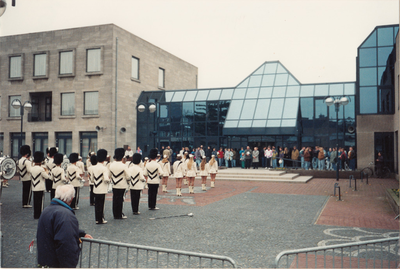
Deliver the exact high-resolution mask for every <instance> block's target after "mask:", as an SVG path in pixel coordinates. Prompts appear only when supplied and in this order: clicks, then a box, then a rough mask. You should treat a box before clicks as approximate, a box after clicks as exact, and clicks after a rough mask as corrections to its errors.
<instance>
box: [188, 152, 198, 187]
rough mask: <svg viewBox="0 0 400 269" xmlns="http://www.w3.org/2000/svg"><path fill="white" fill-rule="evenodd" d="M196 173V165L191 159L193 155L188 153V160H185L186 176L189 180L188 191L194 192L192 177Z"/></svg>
mask: <svg viewBox="0 0 400 269" xmlns="http://www.w3.org/2000/svg"><path fill="white" fill-rule="evenodd" d="M196 173H197V165H196V162H195V161H194V159H193V155H192V154H190V155H189V161H188V162H187V170H186V177H187V178H188V180H189V193H194V178H195V177H196Z"/></svg>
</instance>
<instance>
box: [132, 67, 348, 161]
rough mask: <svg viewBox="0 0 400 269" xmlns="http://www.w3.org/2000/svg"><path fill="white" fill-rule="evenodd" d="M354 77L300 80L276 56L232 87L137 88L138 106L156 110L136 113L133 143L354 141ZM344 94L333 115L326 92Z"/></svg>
mask: <svg viewBox="0 0 400 269" xmlns="http://www.w3.org/2000/svg"><path fill="white" fill-rule="evenodd" d="M355 86H356V85H355V82H343V83H323V84H301V83H300V82H299V81H298V80H297V79H296V78H295V77H294V76H293V75H292V74H291V73H290V72H289V71H288V70H287V69H286V68H285V67H284V66H283V65H282V64H281V63H280V62H279V61H275V62H265V63H263V64H262V65H261V66H260V67H259V68H257V69H256V70H255V71H254V72H253V73H252V74H250V75H249V76H248V77H246V78H245V79H244V80H243V81H242V82H240V83H239V84H238V85H237V86H236V87H233V88H222V89H221V88H215V89H191V90H177V91H162V92H161V91H151V92H148V91H146V92H142V93H141V95H140V97H139V99H138V106H139V105H144V106H145V107H146V108H148V107H149V106H150V105H151V104H156V107H157V109H156V112H155V113H150V111H149V109H145V110H144V111H143V112H142V113H138V121H137V128H138V136H137V145H138V146H140V147H142V149H143V150H144V154H146V152H148V151H149V150H150V148H152V147H157V148H160V147H161V146H167V145H169V146H171V148H172V149H173V150H174V151H178V150H180V149H181V148H182V147H189V148H192V147H197V146H200V145H203V146H211V147H215V148H219V147H229V148H240V147H245V146H247V145H249V146H251V147H254V146H258V147H264V146H267V145H275V146H287V147H292V146H294V145H295V146H297V147H301V146H316V145H318V146H323V147H333V146H335V145H336V143H337V141H336V126H337V125H338V129H339V145H340V146H354V145H355V138H356V135H355V133H350V132H348V127H349V126H355V92H356V90H355ZM328 96H331V97H342V96H347V97H348V98H349V99H350V103H349V104H348V105H347V106H345V107H341V108H340V111H339V121H338V122H337V121H336V113H335V110H334V107H328V106H327V105H326V104H325V103H324V100H325V99H326V98H327V97H328Z"/></svg>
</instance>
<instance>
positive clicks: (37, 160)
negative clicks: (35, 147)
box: [33, 151, 44, 163]
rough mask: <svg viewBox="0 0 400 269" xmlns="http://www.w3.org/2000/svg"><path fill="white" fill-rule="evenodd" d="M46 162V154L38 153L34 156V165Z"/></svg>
mask: <svg viewBox="0 0 400 269" xmlns="http://www.w3.org/2000/svg"><path fill="white" fill-rule="evenodd" d="M43 160H44V153H43V151H36V152H35V153H34V154H33V162H34V163H41V162H43Z"/></svg>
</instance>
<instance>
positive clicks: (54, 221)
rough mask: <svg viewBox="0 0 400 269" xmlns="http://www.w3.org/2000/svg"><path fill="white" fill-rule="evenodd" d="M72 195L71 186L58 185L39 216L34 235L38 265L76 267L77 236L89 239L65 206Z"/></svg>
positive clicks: (77, 253)
mask: <svg viewBox="0 0 400 269" xmlns="http://www.w3.org/2000/svg"><path fill="white" fill-rule="evenodd" d="M74 196H75V190H74V187H73V186H72V185H61V186H58V187H57V189H56V193H55V198H54V199H52V200H51V203H50V205H49V206H48V207H46V208H45V209H44V210H43V212H42V214H41V216H40V218H39V222H38V228H37V234H36V238H37V252H38V253H37V258H38V263H39V265H40V266H39V267H64V268H67V267H68V268H72V267H76V266H77V265H78V260H79V253H80V248H79V244H80V237H85V238H93V237H92V236H90V235H89V234H86V233H85V232H84V231H83V230H80V229H79V224H78V219H77V218H76V217H75V212H74V210H73V209H72V208H71V207H70V206H69V205H70V204H71V202H72V199H73V198H74Z"/></svg>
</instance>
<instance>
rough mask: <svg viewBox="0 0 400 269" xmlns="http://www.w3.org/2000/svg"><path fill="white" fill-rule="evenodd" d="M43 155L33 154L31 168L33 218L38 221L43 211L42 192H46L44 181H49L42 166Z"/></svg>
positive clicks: (39, 153) (37, 152) (40, 153)
mask: <svg viewBox="0 0 400 269" xmlns="http://www.w3.org/2000/svg"><path fill="white" fill-rule="evenodd" d="M43 160H44V153H43V152H42V151H36V152H35V153H34V154H33V162H34V164H35V165H34V166H32V168H31V179H32V191H33V218H34V219H38V218H40V215H41V214H42V210H43V198H44V191H45V190H46V186H45V181H46V179H50V176H49V174H48V172H49V171H48V170H47V168H46V167H43V166H42V162H43Z"/></svg>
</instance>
